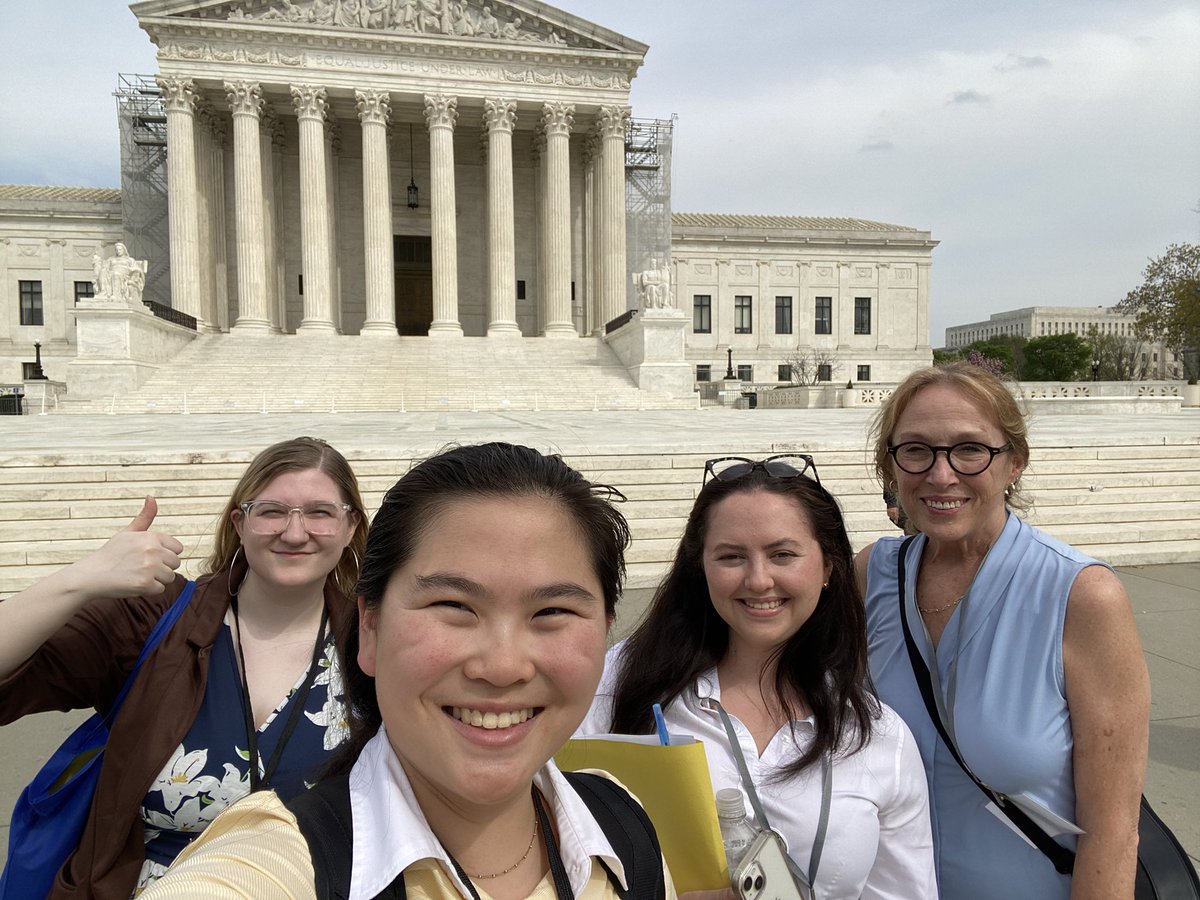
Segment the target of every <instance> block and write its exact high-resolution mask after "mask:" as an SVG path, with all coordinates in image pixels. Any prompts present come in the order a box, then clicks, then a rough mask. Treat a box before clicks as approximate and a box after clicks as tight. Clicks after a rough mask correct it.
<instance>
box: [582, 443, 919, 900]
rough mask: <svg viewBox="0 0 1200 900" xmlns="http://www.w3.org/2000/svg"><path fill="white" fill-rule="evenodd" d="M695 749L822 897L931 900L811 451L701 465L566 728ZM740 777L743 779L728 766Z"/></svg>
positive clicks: (898, 756)
mask: <svg viewBox="0 0 1200 900" xmlns="http://www.w3.org/2000/svg"><path fill="white" fill-rule="evenodd" d="M655 703H658V704H660V705H661V706H662V709H663V711H664V715H665V718H666V724H667V727H668V730H669V731H670V732H672V733H681V734H691V735H694V736H695V737H697V738H699V739H700V740H701V741H703V743H704V748H705V753H706V755H707V759H708V764H709V772H710V775H711V777H712V786H713V789H714V790H720V789H722V788H741V789H742V791H743V792H744V793H745V795H746V796H747V799H748V800H749V801H750V802H749V803H747V806H746V808H747V809H755V808H756V801H757V807H758V809H759V810H761V813H762V816H763V817H765V819H766V821H765V822H764V821H763V820H762V818H759V815H758V812H757V811H756V813H755V817H756V818H759V824H760V825H766V826H769V827H772V828H774V829H775V830H776V831H778V832H779V833H780V834H781V835H782V836H783V838H784V840H785V841H786V844H787V852H788V856H789V859H790V861H791V864H792V867H793V869H792V874H793V877H795V878H796V879H797V880H798V881H800V882H803V883H805V884H809V885H812V886H813V887H814V888H815V896H816V897H819V898H821V900H836V898H858V897H869V898H877V900H878V898H893V900H900V898H910V900H918V898H920V900H927V898H935V897H936V896H937V887H936V884H935V880H934V873H933V856H932V842H931V838H930V827H929V811H928V798H927V793H926V787H925V778H924V774H923V772H922V770H921V765H920V759H919V756H918V754H917V750H916V746H915V743H914V741H913V739H912V736H911V735H910V734H909V733H908V729H907V728H906V727H905V726H904V723H903V722H902V721H900V719H899V717H898V716H896V714H895V713H893V712H892V711H891V710H890V709H888V708H887V707H885V706H883V705H882V704H880V703H879V702H878V701H877V700H876V698H875V697H874V695H873V694H872V692H871V689H870V686H869V684H868V682H867V673H866V631H865V619H864V613H863V606H862V598H861V595H860V594H859V591H858V588H857V585H856V583H855V580H854V573H853V557H852V553H851V549H850V540H849V538H848V536H847V534H846V527H845V523H844V521H843V518H842V512H841V509H840V508H839V506H838V503H837V501H836V500H835V499H834V498H833V496H832V495H830V493H829V492H828V491H827V490H825V489H824V488H823V487H822V486H821V484H820V481H819V480H818V477H817V471H816V465H815V463H814V461H813V458H812V456H810V455H808V454H804V453H793V454H780V455H775V456H769V457H767V458H765V459H752V458H748V457H742V456H729V457H720V458H718V459H711V460H709V461H708V462H707V463H706V464H705V467H704V485H703V487H702V489H701V491H700V494H699V496H698V497H697V498H696V502H695V505H694V506H693V508H692V511H691V514H690V515H689V516H688V521H687V525H686V526H685V528H684V534H683V538H682V539H681V541H680V543H679V549H678V550H677V552H676V554H675V561H674V563H673V564H672V566H671V569H670V571H669V572H668V573H667V575H666V577H665V578H664V579H663V581H662V582H661V583H660V585H659V587H658V590H657V592H656V594H655V597H654V600H653V602H652V604H651V606H650V609H649V611H648V612H647V614H646V616H645V618H644V619H643V620H642V622H641V624H640V625H639V626H638V627H637V629H636V630H635V631H634V633H633V635H632V636H631V637H630V638H628V639H627V640H626V641H623V642H622V643H620V644H617V645H616V646H615V647H613V648H612V649H611V650H610V651H609V654H608V659H607V662H606V664H605V672H604V678H603V679H602V681H601V683H600V688H599V690H598V691H597V694H596V701H595V702H594V703H593V705H592V709H591V711H590V712H589V713H588V717H587V719H585V720H584V723H583V725H582V726H581V727H580V730H579V731H578V732H577V734H578V735H581V736H582V735H585V734H602V733H611V732H615V733H625V734H647V733H653V732H654V729H655V724H654V718H653V715H652V707H653V705H654V704H655ZM743 767H744V770H745V771H744V774H743V772H742V769H743Z"/></svg>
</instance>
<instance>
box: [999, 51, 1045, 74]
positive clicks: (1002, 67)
mask: <svg viewBox="0 0 1200 900" xmlns="http://www.w3.org/2000/svg"><path fill="white" fill-rule="evenodd" d="M1051 65H1053V63H1051V62H1050V60H1048V59H1046V57H1044V56H1022V55H1021V54H1019V53H1010V54H1008V56H1006V57H1005V58H1004V62H1002V63H999V64H998V65H997V66H996V71H997V72H1012V71H1014V70H1016V69H1044V68H1046V67H1048V66H1051Z"/></svg>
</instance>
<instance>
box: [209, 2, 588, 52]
mask: <svg viewBox="0 0 1200 900" xmlns="http://www.w3.org/2000/svg"><path fill="white" fill-rule="evenodd" d="M229 18H230V19H232V20H243V21H259V22H290V23H295V24H311V25H322V26H333V27H335V28H355V29H366V30H374V31H393V32H401V33H409V34H440V35H446V36H449V37H463V38H474V39H481V38H482V39H484V40H497V41H526V42H533V43H541V44H551V45H556V46H564V47H565V46H567V45H568V42H569V43H571V44H576V45H579V44H580V43H581V42H580V41H579V40H578V39H577V38H576V37H575V36H574V35H571V36H568V35H566V34H564V33H562V31H561V30H560V29H555V28H554V27H553V26H549V25H547V24H546V23H542V22H526V21H525V20H524V19H522V17H521V16H520V15H518V14H517V13H516V12H514V11H513V10H510V9H507V8H504V7H501V6H499V5H498V4H494V3H468V2H465V0H273V2H272V3H271V4H270V5H269V6H268V7H267V8H266V9H258V10H252V11H247V10H244V9H240V8H236V9H233V10H232V11H231V12H230V13H229Z"/></svg>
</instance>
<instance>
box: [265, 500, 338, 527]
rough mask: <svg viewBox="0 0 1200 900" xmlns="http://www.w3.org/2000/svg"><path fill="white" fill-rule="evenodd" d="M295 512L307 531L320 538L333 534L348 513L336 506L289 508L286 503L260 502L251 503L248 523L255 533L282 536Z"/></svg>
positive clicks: (315, 505)
mask: <svg viewBox="0 0 1200 900" xmlns="http://www.w3.org/2000/svg"><path fill="white" fill-rule="evenodd" d="M293 513H295V514H297V515H299V516H300V522H301V525H303V527H304V530H305V531H307V532H308V533H309V534H316V535H330V534H333V533H334V532H335V531H337V530H338V527H339V526H340V525H341V524H342V520H343V518H344V517H345V512H344V510H343V509H342V508H341V507H340V506H338V505H336V504H334V503H310V504H309V505H308V506H304V507H299V506H294V507H289V506H286V505H284V504H282V503H271V502H264V501H256V502H254V503H251V504H249V508H248V509H247V510H246V520H247V522H249V524H250V530H251V531H253V532H254V533H255V534H264V535H267V534H282V533H283V532H284V531H285V530H287V527H288V523H289V522H291V520H292V514H293Z"/></svg>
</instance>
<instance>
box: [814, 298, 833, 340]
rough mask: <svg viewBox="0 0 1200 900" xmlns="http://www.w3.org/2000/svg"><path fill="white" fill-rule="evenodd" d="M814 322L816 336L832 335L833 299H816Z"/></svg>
mask: <svg viewBox="0 0 1200 900" xmlns="http://www.w3.org/2000/svg"><path fill="white" fill-rule="evenodd" d="M814 321H815V322H816V326H817V327H816V333H817V334H833V298H832V297H818V298H817V310H816V315H815V319H814Z"/></svg>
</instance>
